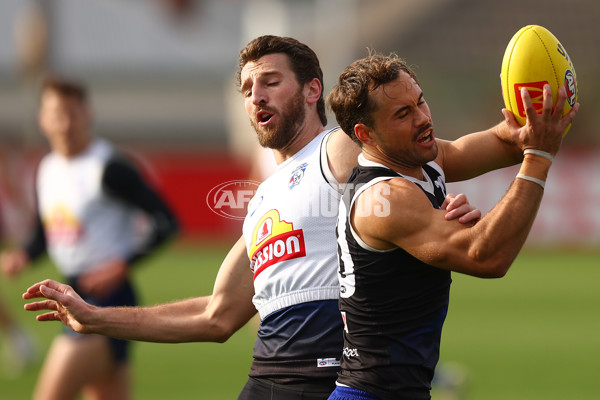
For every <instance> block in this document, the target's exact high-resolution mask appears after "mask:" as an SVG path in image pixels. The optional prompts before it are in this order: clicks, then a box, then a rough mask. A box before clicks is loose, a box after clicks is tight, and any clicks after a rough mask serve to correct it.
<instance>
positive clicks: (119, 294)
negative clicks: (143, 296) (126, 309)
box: [65, 278, 137, 363]
mask: <svg viewBox="0 0 600 400" xmlns="http://www.w3.org/2000/svg"><path fill="white" fill-rule="evenodd" d="M67 281H68V283H69V285H70V286H71V287H72V288H73V289H75V291H76V292H77V293H78V294H79V295H80V296H81V297H82V298H83V299H84V300H85V301H86V302H88V303H89V304H92V305H94V306H98V307H120V306H135V305H137V299H136V296H135V291H134V290H133V286H132V285H131V282H130V281H125V282H124V283H123V285H121V287H120V288H119V289H117V290H115V291H114V292H112V293H111V294H110V295H108V296H106V297H104V298H102V299H97V298H95V297H91V296H86V295H84V294H82V292H81V290H80V289H79V286H78V285H77V278H68V279H67ZM65 332H66V333H67V334H68V335H69V336H74V337H82V336H85V335H82V334H80V333H77V332H75V331H74V330H72V329H71V328H69V327H65ZM107 339H108V341H109V344H110V348H111V351H112V353H113V356H114V358H115V361H116V362H117V363H122V362H127V361H128V360H129V347H130V344H131V342H130V341H128V340H121V339H115V338H111V337H108V338H107Z"/></svg>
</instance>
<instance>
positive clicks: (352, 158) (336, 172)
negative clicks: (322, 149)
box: [327, 128, 360, 182]
mask: <svg viewBox="0 0 600 400" xmlns="http://www.w3.org/2000/svg"><path fill="white" fill-rule="evenodd" d="M359 154H360V147H359V146H358V145H357V144H356V143H355V142H354V141H353V140H352V139H350V137H349V136H348V135H347V134H346V133H345V132H344V131H343V130H342V129H341V128H337V129H335V130H333V131H332V132H331V133H330V134H329V137H328V139H327V161H328V164H329V169H330V170H331V173H332V174H333V176H334V177H335V179H336V180H337V181H338V182H346V180H347V179H348V177H349V176H350V173H351V172H352V169H353V168H354V167H355V166H356V164H357V161H356V160H357V157H358V155H359Z"/></svg>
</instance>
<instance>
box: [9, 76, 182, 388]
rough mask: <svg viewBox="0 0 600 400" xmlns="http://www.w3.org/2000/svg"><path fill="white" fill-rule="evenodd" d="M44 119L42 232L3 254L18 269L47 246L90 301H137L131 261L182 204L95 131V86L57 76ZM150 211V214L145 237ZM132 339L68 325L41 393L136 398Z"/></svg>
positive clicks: (39, 179)
mask: <svg viewBox="0 0 600 400" xmlns="http://www.w3.org/2000/svg"><path fill="white" fill-rule="evenodd" d="M38 123H39V127H40V130H41V131H42V133H43V134H44V135H45V136H46V138H47V140H48V142H49V144H50V148H51V152H50V153H49V154H47V155H46V156H45V157H44V158H43V159H42V161H41V162H40V165H39V168H38V171H37V176H36V197H37V211H38V213H37V216H36V223H35V224H34V225H35V227H34V232H33V233H32V235H31V239H30V240H28V241H27V243H26V244H25V245H24V246H23V247H21V248H16V249H11V250H6V251H4V252H2V254H0V266H1V267H2V271H3V272H4V274H5V275H6V276H7V277H9V278H11V277H14V276H15V275H17V274H18V273H20V272H22V271H23V270H24V269H25V268H26V267H28V266H29V265H30V264H31V263H33V262H34V261H35V260H36V259H37V258H38V257H39V256H41V255H42V254H43V253H45V252H46V251H47V252H48V253H49V256H50V259H51V260H52V261H53V263H54V264H55V265H56V267H57V268H58V270H59V271H60V272H61V273H62V274H63V275H64V276H65V277H66V279H67V281H68V282H69V284H70V285H72V286H73V287H76V288H77V290H78V291H79V292H80V293H81V294H82V296H84V298H85V299H86V300H87V301H88V302H89V303H90V304H94V305H96V306H100V307H102V306H125V305H129V306H132V305H135V304H136V298H135V297H136V296H135V291H134V289H133V287H132V284H131V282H130V279H129V275H130V274H129V268H130V267H131V266H132V265H134V264H135V263H136V262H138V261H139V260H140V259H142V258H143V257H145V256H146V255H148V254H149V253H150V252H152V251H153V250H155V249H156V248H157V247H159V246H160V245H161V244H163V243H165V242H166V241H167V240H168V239H170V238H172V237H173V236H174V235H175V234H176V233H177V231H178V229H179V226H178V222H177V220H176V218H175V216H174V214H173V213H172V211H171V210H170V209H169V207H168V206H167V204H166V203H165V201H164V200H163V199H162V198H161V197H160V196H159V194H158V193H157V192H156V190H154V189H153V188H152V187H151V186H150V184H149V183H148V182H146V181H145V179H144V178H143V177H142V175H141V174H140V172H139V171H138V170H137V169H136V168H135V167H134V166H133V164H132V163H131V162H129V161H128V160H126V158H125V157H124V156H123V155H121V154H119V152H118V151H117V150H116V149H115V148H114V147H113V145H112V144H110V143H109V142H108V141H106V140H104V139H100V138H96V137H94V136H93V135H92V133H91V127H92V114H91V110H90V106H89V101H88V93H87V89H86V87H85V86H83V85H82V84H80V83H78V82H72V81H68V80H64V79H61V78H57V77H47V78H46V79H45V80H44V81H43V84H42V88H41V93H40V108H39V117H38ZM141 215H145V216H146V218H147V219H148V224H147V225H148V231H147V232H145V235H144V236H143V238H140V235H141V234H140V232H138V231H139V225H140V224H139V218H141ZM136 221H137V222H136ZM128 348H129V343H128V342H126V341H123V340H116V339H109V338H106V337H104V336H99V335H89V336H83V335H80V334H78V333H76V332H74V331H72V330H70V329H67V330H66V331H65V333H64V334H61V335H59V336H57V337H56V338H55V340H54V341H53V343H52V346H51V348H50V351H49V353H48V355H47V357H46V360H45V363H44V365H43V367H42V370H41V372H40V375H39V378H38V383H37V385H36V388H35V390H34V396H33V398H34V399H56V400H65V399H74V398H76V397H77V396H78V395H79V394H80V393H83V394H85V395H86V396H89V398H93V399H111V400H112V399H127V398H129V397H130V395H129V392H130V388H129V386H130V366H129V362H128Z"/></svg>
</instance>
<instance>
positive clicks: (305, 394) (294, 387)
mask: <svg viewBox="0 0 600 400" xmlns="http://www.w3.org/2000/svg"><path fill="white" fill-rule="evenodd" d="M334 382H335V381H334V380H332V379H315V380H314V381H312V382H310V383H290V384H278V383H274V382H271V381H269V380H268V379H262V378H253V377H250V378H249V379H248V382H246V385H245V386H244V388H243V389H242V391H241V393H240V395H239V397H238V400H327V398H328V397H329V394H330V393H331V391H332V390H333V389H334V387H335V385H334Z"/></svg>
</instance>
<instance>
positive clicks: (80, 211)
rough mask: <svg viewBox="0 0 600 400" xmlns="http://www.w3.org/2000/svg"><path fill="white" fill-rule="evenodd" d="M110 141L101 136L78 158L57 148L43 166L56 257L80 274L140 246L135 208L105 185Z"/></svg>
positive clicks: (41, 187)
mask: <svg viewBox="0 0 600 400" xmlns="http://www.w3.org/2000/svg"><path fill="white" fill-rule="evenodd" d="M113 155H114V149H113V147H112V145H111V144H109V143H108V142H106V141H104V140H101V139H95V140H94V141H93V142H92V143H91V144H90V146H89V147H88V149H87V150H86V151H85V152H84V153H83V154H80V155H78V156H76V157H73V158H66V157H64V156H62V155H60V154H58V153H55V152H52V153H50V154H48V155H46V156H45V157H44V158H43V159H42V161H41V163H40V167H39V170H38V177H37V193H38V207H39V213H40V217H41V219H42V223H43V225H44V230H45V232H46V242H47V247H48V253H49V256H50V258H51V259H52V260H53V262H54V263H55V264H56V267H57V268H58V269H59V271H60V272H61V273H62V274H64V275H65V276H68V277H74V276H77V275H79V274H81V273H82V272H83V271H85V270H87V269H90V268H93V267H95V266H97V265H98V263H101V262H104V261H107V260H109V259H111V258H115V257H119V258H125V257H126V256H127V255H128V254H129V253H130V249H131V248H132V246H134V241H135V240H134V238H135V234H134V225H133V223H132V218H133V216H134V215H135V210H134V209H133V208H132V207H129V206H127V205H126V204H125V203H123V202H121V201H116V200H115V199H112V198H110V197H109V196H107V194H106V193H104V192H103V190H102V177H103V174H104V168H105V165H106V162H107V161H108V160H109V159H110V158H111V157H112V156H113Z"/></svg>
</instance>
